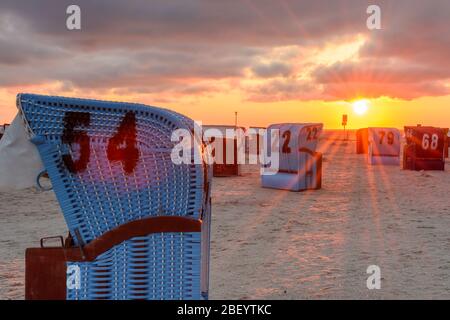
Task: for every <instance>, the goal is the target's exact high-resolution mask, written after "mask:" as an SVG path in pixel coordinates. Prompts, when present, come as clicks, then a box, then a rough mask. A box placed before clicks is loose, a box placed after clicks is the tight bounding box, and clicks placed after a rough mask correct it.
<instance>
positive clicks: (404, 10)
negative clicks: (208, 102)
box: [0, 0, 450, 101]
mask: <svg viewBox="0 0 450 320" xmlns="http://www.w3.org/2000/svg"><path fill="white" fill-rule="evenodd" d="M73 3H74V2H73V1H66V0H43V1H24V0H2V1H1V2H0V86H4V87H8V86H17V85H28V84H41V83H46V82H51V81H59V82H60V83H62V86H63V87H64V88H67V89H70V88H78V89H86V90H87V89H92V90H96V89H98V90H104V89H114V90H116V92H133V91H135V92H152V93H158V92H177V93H179V94H187V95H189V94H192V95H196V94H201V93H203V92H205V93H207V92H215V91H220V89H219V87H220V86H219V85H217V84H216V82H218V81H221V82H223V80H227V79H241V78H245V76H246V72H245V71H246V70H250V71H251V74H252V75H253V78H258V79H259V80H261V81H262V82H263V83H261V84H260V85H258V86H245V87H242V88H241V89H242V90H243V91H244V94H246V95H247V96H248V98H249V99H251V100H255V101H268V100H292V99H301V100H310V99H323V100H330V99H347V98H352V95H355V94H364V95H366V96H381V95H384V96H392V97H399V98H405V99H410V98H416V97H420V96H424V95H444V94H449V92H448V88H449V87H448V81H449V76H450V59H449V57H450V34H449V32H448V29H449V21H448V17H447V16H448V12H450V2H449V1H448V0H431V1H422V0H397V1H386V0H380V1H377V3H378V4H379V5H380V6H381V8H382V27H383V30H377V31H372V32H371V31H369V30H367V28H366V25H365V22H366V18H367V14H366V8H367V6H368V4H373V3H372V1H365V0H363V1H361V0H339V1H338V0H316V1H306V0H305V1H298V0H296V1H294V0H292V1H291V0H283V1H269V0H258V1H255V0H253V1H252V0H240V1H211V0H204V1H194V0H182V1H163V0H158V1H148V0H129V1H122V0H108V1H106V0H97V1H88V0H78V1H76V4H78V5H79V6H80V7H81V10H82V30H81V31H75V32H72V31H68V30H66V27H65V23H66V21H65V20H66V17H67V16H66V8H67V6H68V5H70V4H73ZM356 35H360V36H363V37H365V38H366V39H367V40H366V42H365V44H364V45H363V46H362V48H361V50H360V52H359V59H358V60H357V61H341V62H339V63H335V64H332V65H312V66H309V68H310V69H309V71H308V72H310V74H309V77H307V78H304V77H302V76H300V73H301V72H302V70H296V69H295V68H294V63H293V61H292V60H295V58H296V56H295V54H298V53H296V52H295V50H294V51H292V52H294V54H292V52H290V53H289V55H286V56H279V55H276V54H273V52H272V51H273V48H276V47H284V46H291V47H294V48H299V51H301V52H302V53H306V54H307V53H308V52H317V50H319V51H320V48H322V47H323V46H325V45H326V44H328V43H330V42H332V43H339V41H344V40H345V39H349V38H351V37H354V36H356ZM261 61H265V62H261ZM296 73H297V74H296ZM279 78H282V79H279ZM233 83H236V82H233Z"/></svg>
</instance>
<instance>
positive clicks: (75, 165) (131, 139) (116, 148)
mask: <svg viewBox="0 0 450 320" xmlns="http://www.w3.org/2000/svg"><path fill="white" fill-rule="evenodd" d="M90 123H91V115H90V113H88V112H67V113H66V114H65V116H64V131H63V135H62V143H64V144H68V145H69V146H70V147H71V146H72V145H73V144H78V145H79V146H80V156H79V158H78V159H77V160H74V159H73V158H72V156H71V155H70V154H66V155H63V157H62V159H63V162H64V164H65V166H66V168H67V169H68V170H69V171H70V172H72V173H77V172H83V171H84V170H86V168H87V166H88V163H89V159H90V156H91V149H90V139H89V136H88V134H87V132H86V131H83V130H80V129H75V127H84V128H88V127H89V125H90ZM107 156H108V160H109V161H111V162H114V161H120V162H122V165H123V168H124V170H125V172H126V173H127V174H131V173H132V172H133V171H134V169H135V168H136V165H137V162H138V160H139V150H138V149H137V147H136V115H135V113H134V112H132V111H128V112H127V113H126V114H125V116H124V118H123V119H122V122H121V123H120V125H119V127H118V129H117V132H116V134H115V135H114V136H113V137H111V138H110V139H109V141H108V147H107Z"/></svg>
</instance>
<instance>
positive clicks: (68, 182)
mask: <svg viewBox="0 0 450 320" xmlns="http://www.w3.org/2000/svg"><path fill="white" fill-rule="evenodd" d="M17 104H18V107H19V109H20V111H21V114H22V117H23V119H24V121H25V123H26V127H27V129H28V132H29V135H30V138H31V140H32V141H33V142H34V143H35V144H36V146H37V148H38V150H39V153H40V155H41V158H42V160H43V163H44V166H45V169H46V172H47V173H48V175H49V177H50V180H51V183H52V186H53V190H54V192H55V194H56V197H57V199H58V201H59V203H60V206H61V209H62V213H63V215H64V218H65V220H66V222H67V225H68V229H69V232H70V237H69V239H68V240H66V243H65V245H64V248H56V249H55V248H36V249H28V250H27V253H26V256H27V257H26V260H27V268H26V269H27V271H26V287H27V288H26V292H27V294H26V298H28V299H55V298H67V299H205V298H207V297H208V282H209V242H210V240H209V239H210V221H211V205H210V181H211V170H210V167H209V166H207V165H206V164H205V163H204V162H203V163H202V164H194V162H192V164H191V163H189V164H181V165H176V164H174V163H173V162H172V160H171V151H172V149H173V147H174V145H175V144H176V142H172V141H171V135H172V132H173V131H174V130H176V129H186V130H188V132H191V134H192V138H193V139H196V140H197V141H201V137H194V136H193V135H194V122H193V121H192V120H190V119H188V118H186V117H185V116H182V115H180V114H178V113H175V112H172V111H169V110H165V109H160V108H156V107H149V106H145V105H139V104H131V103H119V102H105V101H96V100H86V99H73V98H62V97H48V96H39V95H31V94H20V95H18V98H17ZM192 148H193V149H194V148H196V146H195V145H194V146H193V147H192ZM200 148H202V144H201V143H200V144H199V149H200ZM191 151H192V152H194V150H191ZM196 151H197V152H198V153H199V154H200V155H201V154H202V152H203V151H202V150H196ZM201 162H202V161H201ZM43 263H44V265H43ZM45 263H47V265H45ZM46 277H47V279H46ZM49 278H50V279H53V280H54V281H50V280H49ZM52 284H54V287H55V288H48V287H49V286H52ZM45 287H47V288H46V289H43V288H45ZM39 290H41V291H42V292H39Z"/></svg>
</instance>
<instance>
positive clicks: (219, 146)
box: [203, 125, 245, 177]
mask: <svg viewBox="0 0 450 320" xmlns="http://www.w3.org/2000/svg"><path fill="white" fill-rule="evenodd" d="M236 129H240V130H241V132H242V133H245V128H243V127H237V128H236V127H235V126H226V125H204V126H203V131H204V133H205V132H206V131H207V130H208V132H213V131H212V130H214V132H217V133H218V134H217V136H216V135H209V136H208V137H206V136H205V141H208V143H209V145H210V146H211V148H212V153H213V157H214V164H213V175H214V177H232V176H240V175H241V172H242V164H243V163H239V161H238V157H239V152H241V153H242V154H243V155H244V156H245V137H244V136H243V137H242V141H239V139H238V137H237V135H236V134H235V133H236V131H237V130H236ZM227 130H228V131H229V132H234V134H233V136H234V137H232V138H229V137H227ZM214 132H213V133H214ZM219 133H220V134H219ZM241 148H242V149H241ZM244 161H245V159H244Z"/></svg>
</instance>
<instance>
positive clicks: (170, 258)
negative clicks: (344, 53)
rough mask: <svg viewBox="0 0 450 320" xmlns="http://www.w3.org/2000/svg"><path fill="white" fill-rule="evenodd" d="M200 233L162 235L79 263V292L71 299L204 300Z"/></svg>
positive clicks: (69, 292) (140, 239) (137, 240)
mask: <svg viewBox="0 0 450 320" xmlns="http://www.w3.org/2000/svg"><path fill="white" fill-rule="evenodd" d="M200 263H201V261H200V233H165V234H163V233H159V234H152V235H149V236H146V237H136V238H133V239H131V240H128V241H125V242H123V243H122V244H120V245H117V246H115V247H114V248H112V249H110V250H109V251H107V252H105V253H103V254H102V255H100V256H99V257H98V258H97V259H96V261H95V262H92V263H87V262H82V263H79V262H76V263H69V265H72V266H73V265H76V266H78V267H79V268H80V271H81V277H80V279H79V280H80V288H79V289H68V290H67V298H68V299H70V300H86V299H87V300H93V299H108V300H109V299H112V300H124V299H148V300H192V299H194V300H199V299H201V298H202V297H201V295H200Z"/></svg>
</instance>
